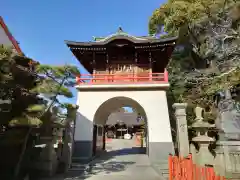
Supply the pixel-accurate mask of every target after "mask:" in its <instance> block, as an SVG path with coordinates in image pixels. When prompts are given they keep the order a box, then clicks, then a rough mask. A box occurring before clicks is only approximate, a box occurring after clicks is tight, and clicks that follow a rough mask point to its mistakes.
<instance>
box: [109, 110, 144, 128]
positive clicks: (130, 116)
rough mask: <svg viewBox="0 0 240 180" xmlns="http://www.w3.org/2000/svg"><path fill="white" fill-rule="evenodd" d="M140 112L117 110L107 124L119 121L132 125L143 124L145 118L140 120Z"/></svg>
mask: <svg viewBox="0 0 240 180" xmlns="http://www.w3.org/2000/svg"><path fill="white" fill-rule="evenodd" d="M137 118H138V114H137V113H135V112H132V113H128V112H115V113H112V114H111V115H110V116H109V117H108V120H107V123H106V124H107V125H114V124H116V123H118V122H121V123H124V124H127V125H129V126H131V125H141V124H143V120H140V121H138V120H137Z"/></svg>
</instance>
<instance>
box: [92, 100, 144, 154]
mask: <svg viewBox="0 0 240 180" xmlns="http://www.w3.org/2000/svg"><path fill="white" fill-rule="evenodd" d="M126 108H127V109H131V111H127V110H126ZM125 110H126V111H125ZM147 124H148V123H147V115H146V112H145V110H144V109H143V107H142V106H141V105H140V104H139V103H138V102H137V101H135V100H133V99H131V98H129V97H122V96H121V97H114V98H111V99H108V100H107V101H105V102H104V103H102V104H101V105H100V107H98V109H97V111H96V113H95V115H94V119H93V126H94V127H93V155H95V154H96V153H98V152H99V151H102V150H103V149H104V150H105V149H106V148H107V147H106V145H105V143H106V137H107V138H111V139H112V138H113V139H114V140H113V141H114V142H115V143H116V142H117V143H118V145H119V142H120V144H121V142H122V141H125V142H126V141H128V146H127V147H126V146H125V145H126V143H125V145H124V146H123V147H118V148H120V149H130V150H135V152H136V153H148V126H147ZM109 132H112V133H113V136H112V137H109V134H108V133H109ZM119 139H121V140H119ZM137 142H139V144H136V143H137ZM112 145H113V146H114V144H112ZM111 148H112V147H111ZM131 148H132V149H131ZM113 149H114V148H113Z"/></svg>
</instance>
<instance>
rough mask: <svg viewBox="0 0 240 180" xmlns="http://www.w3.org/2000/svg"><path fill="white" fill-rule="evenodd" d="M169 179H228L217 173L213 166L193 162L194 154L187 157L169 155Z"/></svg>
mask: <svg viewBox="0 0 240 180" xmlns="http://www.w3.org/2000/svg"><path fill="white" fill-rule="evenodd" d="M168 165H169V180H227V179H226V178H225V177H221V176H218V175H216V174H215V172H214V169H213V167H199V166H197V165H195V164H193V161H192V155H191V154H190V155H189V156H188V157H186V158H180V157H178V156H172V155H169V159H168Z"/></svg>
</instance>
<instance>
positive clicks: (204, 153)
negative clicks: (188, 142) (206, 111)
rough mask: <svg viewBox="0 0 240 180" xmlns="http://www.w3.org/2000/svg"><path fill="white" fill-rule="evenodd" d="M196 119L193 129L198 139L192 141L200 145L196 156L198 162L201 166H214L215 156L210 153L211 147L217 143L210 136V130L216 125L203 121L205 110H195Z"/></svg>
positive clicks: (199, 108)
mask: <svg viewBox="0 0 240 180" xmlns="http://www.w3.org/2000/svg"><path fill="white" fill-rule="evenodd" d="M195 113H196V119H195V122H194V123H193V124H192V126H191V128H192V130H194V131H195V132H196V135H197V136H196V137H194V138H192V141H193V142H195V143H196V144H198V146H199V151H198V152H197V154H196V158H195V159H196V162H197V163H198V164H199V165H202V166H204V165H206V164H213V155H212V154H211V153H210V151H209V145H210V144H211V143H212V142H214V141H215V139H214V138H212V137H209V136H208V132H209V129H210V128H214V127H215V125H214V124H210V123H208V122H205V121H203V117H202V115H203V109H202V108H201V107H196V108H195Z"/></svg>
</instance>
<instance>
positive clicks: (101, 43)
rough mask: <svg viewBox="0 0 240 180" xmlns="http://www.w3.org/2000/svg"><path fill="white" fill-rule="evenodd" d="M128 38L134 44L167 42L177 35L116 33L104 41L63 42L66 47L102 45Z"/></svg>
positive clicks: (173, 39) (170, 41)
mask: <svg viewBox="0 0 240 180" xmlns="http://www.w3.org/2000/svg"><path fill="white" fill-rule="evenodd" d="M122 39H125V40H128V41H131V42H132V43H134V44H168V43H172V42H176V41H177V39H178V37H171V38H165V39H141V40H140V39H137V38H133V37H131V36H125V35H118V36H112V37H110V38H108V39H106V40H104V41H96V42H76V41H67V40H65V43H66V45H67V46H68V47H73V46H75V47H76V46H78V47H92V46H104V45H107V44H108V43H110V42H111V41H113V40H122Z"/></svg>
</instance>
